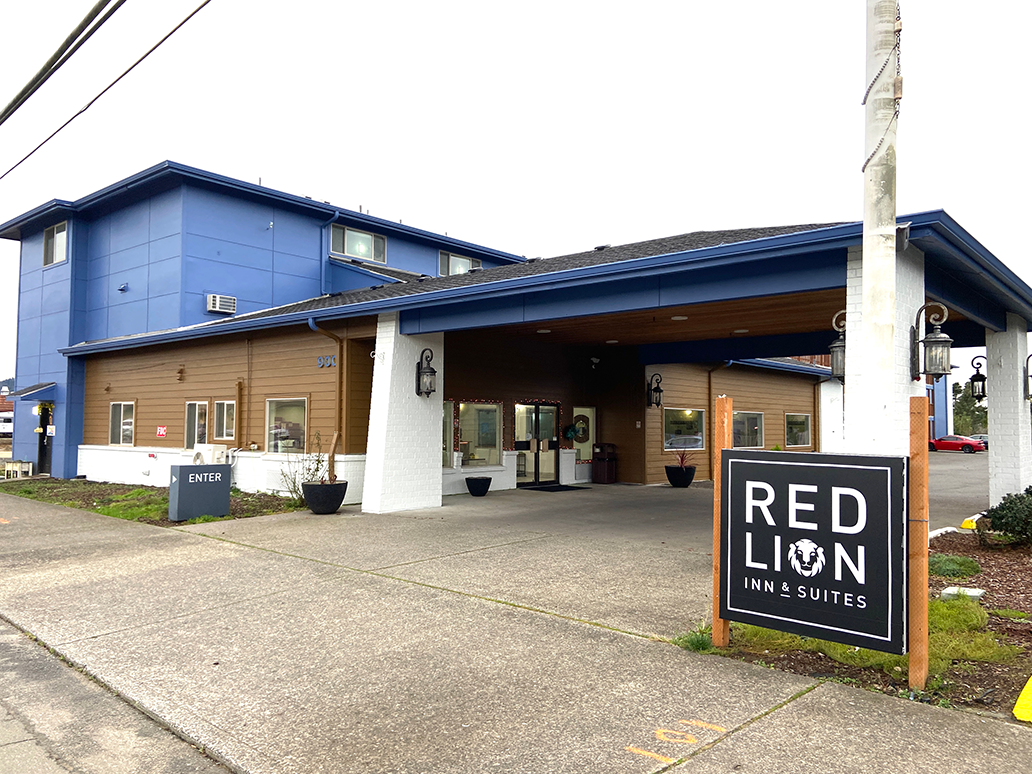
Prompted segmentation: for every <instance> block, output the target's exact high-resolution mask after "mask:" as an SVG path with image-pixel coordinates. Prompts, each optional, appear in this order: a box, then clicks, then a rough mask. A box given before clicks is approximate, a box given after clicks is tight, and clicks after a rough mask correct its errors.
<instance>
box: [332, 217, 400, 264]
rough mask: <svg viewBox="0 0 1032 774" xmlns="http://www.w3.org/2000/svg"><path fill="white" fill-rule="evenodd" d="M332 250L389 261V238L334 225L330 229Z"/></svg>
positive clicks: (338, 253) (353, 255)
mask: <svg viewBox="0 0 1032 774" xmlns="http://www.w3.org/2000/svg"><path fill="white" fill-rule="evenodd" d="M330 252H333V253H336V254H337V255H347V256H350V257H352V258H363V259H365V260H367V261H376V262H378V263H387V240H386V239H384V238H383V237H382V236H378V235H376V234H370V233H368V232H366V231H359V230H357V229H354V228H347V227H346V226H337V225H334V226H332V227H331V231H330Z"/></svg>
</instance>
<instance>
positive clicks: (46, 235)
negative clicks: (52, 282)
mask: <svg viewBox="0 0 1032 774" xmlns="http://www.w3.org/2000/svg"><path fill="white" fill-rule="evenodd" d="M67 232H68V223H67V222H65V223H58V224H57V225H56V226H51V227H50V228H48V229H47V230H46V231H44V232H43V265H44V266H50V265H51V264H55V263H60V262H61V261H63V260H64V259H65V258H67V257H68V241H67Z"/></svg>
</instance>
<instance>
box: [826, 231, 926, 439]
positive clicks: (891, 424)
mask: <svg viewBox="0 0 1032 774" xmlns="http://www.w3.org/2000/svg"><path fill="white" fill-rule="evenodd" d="M862 263H863V261H862V260H861V251H860V249H859V248H857V249H851V250H850V252H849V257H848V263H847V267H846V383H845V391H844V392H845V395H844V398H843V400H844V413H845V443H844V448H842V449H837V450H836V451H846V452H850V453H853V454H858V453H869V454H889V455H904V456H905V455H909V454H910V440H909V439H910V398H911V396H919V395H924V394H925V392H926V391H925V382H924V377H921V379H920V380H919V381H914V380H913V379H911V376H910V326H911V325H913V324H914V319H915V317H916V316H917V310H918V309H920V308H921V306H922V305H923V304H924V303H925V296H924V253H923V252H921V251H920V250H918V249H917V248H916V247H913V246H910V247H907V249H906V250H905V251H904V252H901V253H899V254H897V255H896V257H895V260H894V261H893V271H892V273H891V274H890V275H888V277H887V278H886V277H885V276H879V277H877V278H871V279H870V282H873V283H880V284H881V285H884V287H883V288H882V293H883V296H884V297H885V298H888V297H889V296H891V299H892V301H891V309H892V325H891V326H888V327H886V326H880V329H879V330H876V331H874V332H872V331H870V330H869V328H868V326H867V324H866V323H867V315H868V310H867V306H866V302H867V297H866V294H864V293H863V292H862V290H863V285H864V283H867V282H868V281H869V280H868V277H867V274H866V273H865V272H864V271H863V267H862ZM885 298H883V299H882V300H881V301H880V302H879V305H884V304H886V303H887V302H886V300H885ZM883 313H884V309H882V310H878V311H876V314H883ZM920 332H921V336H922V337H923V336H924V330H923V327H922V329H921V331H920ZM890 333H891V336H889V335H888V334H890Z"/></svg>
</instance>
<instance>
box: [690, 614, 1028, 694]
mask: <svg viewBox="0 0 1032 774" xmlns="http://www.w3.org/2000/svg"><path fill="white" fill-rule="evenodd" d="M988 620H989V616H988V614H987V613H986V612H985V611H984V610H983V609H982V608H981V607H980V606H979V604H978V602H976V601H975V600H973V599H969V598H968V597H959V598H957V599H950V600H941V599H934V600H931V601H930V602H929V603H928V672H929V679H930V684H931V683H934V681H935V680H937V679H941V677H940V676H941V675H942V673H943V672H945V671H946V670H947V669H948V668H949V667H950V665H951V664H952V663H953V662H955V661H982V662H988V663H1006V662H1008V661H1012V660H1013V659H1014V658H1015V657H1016V656H1017V655H1018V654H1019V653H1020V649H1019V648H1016V647H1014V646H1012V645H1001V644H1000V643H999V642H997V640H996V638H995V637H994V636H993V634H992V633H991V632H988V631H986V623H987V622H988ZM699 633H700V632H699V631H698V630H697V631H696V632H689V633H687V634H685V635H681V636H680V637H675V638H673V639H672V640H671V642H672V643H673V644H675V645H678V646H680V647H682V648H686V649H688V650H696V648H694V647H691V643H693V642H698V639H693V638H696V637H697V635H698V634H699ZM706 634H707V637H708V636H709V633H708V632H707V633H706ZM731 642H732V647H731V648H729V649H728V651H727V654H728V655H735V653H742V652H744V653H752V654H757V653H762V654H763V655H764V656H765V657H766V656H768V655H769V656H774V657H776V656H778V655H781V654H785V653H790V652H793V651H808V652H813V653H823V654H824V655H826V656H827V657H828V658H831V659H834V660H835V661H838V662H839V663H840V664H845V665H846V666H850V667H858V668H861V669H880V670H882V671H883V672H885V673H887V674H890V675H893V674H895V675H899V674H900V673H902V674H903V675H906V674H907V663H908V659H907V656H906V655H902V656H901V655H897V654H894V653H882V652H881V651H877V650H869V649H867V648H857V647H854V646H852V645H843V644H841V643H837V642H828V641H826V640H818V639H814V638H812V637H800V636H799V635H796V634H789V633H787V632H779V631H775V630H774V629H765V628H762V627H760V626H751V625H749V624H742V623H737V622H732V623H731ZM709 650H710V651H716V649H714V648H712V645H711V647H710V648H709ZM702 652H706V651H702ZM719 652H724V651H719Z"/></svg>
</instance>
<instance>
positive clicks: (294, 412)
mask: <svg viewBox="0 0 1032 774" xmlns="http://www.w3.org/2000/svg"><path fill="white" fill-rule="evenodd" d="M307 416H308V398H269V399H268V400H266V401H265V428H266V431H265V440H266V447H265V448H266V449H267V450H268V451H270V452H298V453H300V452H304V450H305V438H307V437H308V436H307V434H306V418H307Z"/></svg>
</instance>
